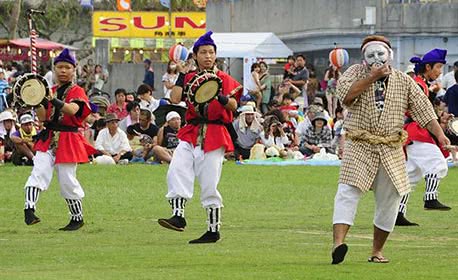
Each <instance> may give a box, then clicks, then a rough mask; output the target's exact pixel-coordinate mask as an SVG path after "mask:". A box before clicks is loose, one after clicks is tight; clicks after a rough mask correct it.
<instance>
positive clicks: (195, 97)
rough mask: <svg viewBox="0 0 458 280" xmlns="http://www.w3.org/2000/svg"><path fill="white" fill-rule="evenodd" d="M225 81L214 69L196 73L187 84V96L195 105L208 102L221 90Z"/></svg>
mask: <svg viewBox="0 0 458 280" xmlns="http://www.w3.org/2000/svg"><path fill="white" fill-rule="evenodd" d="M222 85H223V82H222V80H221V78H220V77H218V76H217V75H216V74H215V72H213V71H206V70H205V71H202V72H199V73H197V74H196V75H194V77H192V79H191V80H190V81H189V83H188V84H187V86H186V96H187V98H188V100H189V101H190V102H191V103H192V104H193V105H194V106H198V105H202V104H207V103H209V102H210V101H212V100H213V99H214V98H215V97H216V96H217V95H218V94H219V93H220V91H221V88H222Z"/></svg>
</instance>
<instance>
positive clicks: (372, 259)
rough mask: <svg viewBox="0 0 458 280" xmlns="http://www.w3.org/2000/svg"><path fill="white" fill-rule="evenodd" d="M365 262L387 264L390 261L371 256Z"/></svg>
mask: <svg viewBox="0 0 458 280" xmlns="http://www.w3.org/2000/svg"><path fill="white" fill-rule="evenodd" d="M367 261H368V262H371V263H389V262H390V260H389V259H386V258H385V257H377V256H372V257H370V258H369V259H368V260H367Z"/></svg>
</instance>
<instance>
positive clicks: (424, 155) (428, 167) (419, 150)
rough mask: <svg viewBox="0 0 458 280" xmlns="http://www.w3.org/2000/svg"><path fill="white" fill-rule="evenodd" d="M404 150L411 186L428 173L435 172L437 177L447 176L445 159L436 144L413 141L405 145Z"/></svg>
mask: <svg viewBox="0 0 458 280" xmlns="http://www.w3.org/2000/svg"><path fill="white" fill-rule="evenodd" d="M406 151H407V164H406V165H407V174H408V176H409V182H410V185H411V186H412V187H415V185H417V183H418V182H419V181H420V180H422V179H423V178H424V177H425V175H428V174H437V177H438V178H439V179H442V178H444V177H445V176H447V172H448V165H447V160H446V159H445V157H444V155H443V154H442V152H441V150H440V149H439V147H437V145H435V144H431V143H424V142H418V141H413V144H411V145H407V146H406Z"/></svg>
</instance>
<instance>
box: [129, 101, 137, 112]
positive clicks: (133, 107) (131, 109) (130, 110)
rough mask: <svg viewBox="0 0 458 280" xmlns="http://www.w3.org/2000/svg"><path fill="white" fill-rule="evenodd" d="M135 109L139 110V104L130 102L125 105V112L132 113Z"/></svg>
mask: <svg viewBox="0 0 458 280" xmlns="http://www.w3.org/2000/svg"><path fill="white" fill-rule="evenodd" d="M137 107H139V108H140V103H138V102H137V101H131V102H129V103H127V105H126V110H127V112H132V111H133V110H134V109H135V108H137Z"/></svg>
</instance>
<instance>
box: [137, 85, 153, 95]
mask: <svg viewBox="0 0 458 280" xmlns="http://www.w3.org/2000/svg"><path fill="white" fill-rule="evenodd" d="M147 92H151V93H153V89H152V88H151V87H150V86H149V85H147V84H141V85H140V86H139V87H138V89H137V96H138V95H142V94H145V93H147Z"/></svg>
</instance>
